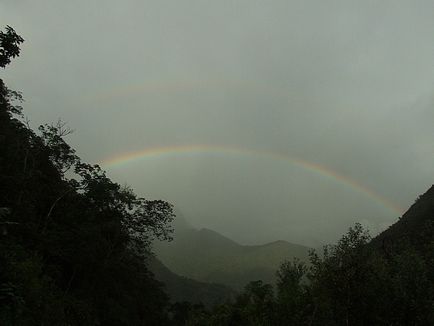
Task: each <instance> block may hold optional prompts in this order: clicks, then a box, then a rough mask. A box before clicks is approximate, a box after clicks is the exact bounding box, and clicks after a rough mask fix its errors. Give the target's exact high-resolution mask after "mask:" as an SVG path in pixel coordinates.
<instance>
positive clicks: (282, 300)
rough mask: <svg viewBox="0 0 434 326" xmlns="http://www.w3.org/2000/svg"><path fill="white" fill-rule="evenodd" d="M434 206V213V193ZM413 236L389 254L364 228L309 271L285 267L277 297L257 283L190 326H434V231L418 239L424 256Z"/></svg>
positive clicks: (295, 264) (191, 315)
mask: <svg viewBox="0 0 434 326" xmlns="http://www.w3.org/2000/svg"><path fill="white" fill-rule="evenodd" d="M429 200H430V202H431V207H433V206H434V205H433V203H434V190H432V191H431V195H430V198H429ZM415 206H416V207H418V205H417V203H416V205H415ZM410 212H411V210H410ZM433 213H434V211H433V210H431V211H430V214H431V215H429V218H430V219H432V216H433ZM428 224H429V222H428ZM411 234H412V233H411V231H409V232H408V233H406V235H405V237H403V238H395V240H396V242H397V246H396V247H394V248H393V249H392V248H391V247H389V248H387V249H385V248H384V247H382V246H377V245H376V244H377V240H376V241H373V242H372V241H371V240H370V237H369V234H368V232H367V231H366V230H364V229H363V228H362V226H361V225H360V224H356V225H355V227H353V228H350V230H349V231H348V233H347V234H345V235H344V236H343V237H342V238H341V239H340V240H339V242H338V243H337V244H336V245H333V246H326V247H325V248H324V252H323V253H322V254H321V256H319V255H318V254H316V253H315V252H312V253H311V257H310V265H309V266H306V265H305V264H304V263H302V262H300V261H298V260H294V261H292V262H285V263H283V264H282V265H281V267H280V269H279V270H278V272H277V278H278V282H277V286H276V291H273V287H272V286H271V285H269V284H264V283H262V282H261V281H254V282H251V283H250V284H249V285H247V286H246V287H245V289H244V291H243V292H242V293H241V294H240V295H238V297H237V298H236V299H235V302H232V303H227V304H224V305H220V306H218V307H215V308H214V310H212V311H205V310H198V309H197V307H196V308H194V309H191V310H190V311H189V312H188V313H187V314H186V315H187V317H186V320H187V324H188V325H318V326H320V325H403V326H404V325H434V287H433V284H434V273H433V272H434V268H433V267H434V265H433V263H434V251H433V249H434V247H433V245H434V241H433V228H432V227H429V226H427V227H426V228H425V232H424V233H422V234H419V235H418V236H417V241H416V243H424V248H423V249H422V250H421V249H420V248H418V247H417V246H415V245H413V244H412V243H413V240H412V238H411V236H408V235H411ZM398 243H399V245H398Z"/></svg>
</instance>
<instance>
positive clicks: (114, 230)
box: [0, 27, 173, 325]
mask: <svg viewBox="0 0 434 326" xmlns="http://www.w3.org/2000/svg"><path fill="white" fill-rule="evenodd" d="M22 42H23V39H22V38H21V37H20V36H18V35H17V34H16V33H15V31H14V30H13V29H12V28H10V27H8V28H7V29H6V31H5V32H2V33H1V34H0V67H2V68H4V67H5V66H6V65H7V64H8V63H9V62H10V60H11V59H12V58H14V57H16V56H18V55H19V53H20V51H19V45H20V43H22ZM29 78H30V76H29ZM20 100H21V95H20V93H18V92H15V91H13V90H10V89H8V88H7V86H6V85H5V84H4V82H3V81H2V80H0V230H1V232H0V324H1V325H145V324H146V325H160V324H162V325H164V324H167V323H168V317H167V309H168V298H167V296H166V294H165V293H164V292H163V290H162V284H160V283H159V282H157V281H156V280H155V279H154V278H153V276H152V274H151V273H150V272H149V270H148V268H147V267H146V264H145V258H146V257H147V256H148V255H149V244H150V242H151V241H152V240H153V239H154V238H160V239H165V238H168V237H169V235H170V229H169V228H168V227H167V223H168V222H170V221H171V220H172V218H173V213H172V206H171V205H170V204H168V203H167V202H164V201H159V200H152V201H150V200H146V199H143V198H139V197H137V196H136V195H135V194H134V193H133V192H132V191H131V189H129V188H127V187H121V186H120V185H119V184H116V183H114V182H112V181H111V180H110V179H109V178H108V177H107V176H106V175H105V173H104V171H102V170H101V169H100V168H99V166H97V165H91V164H87V163H85V162H83V161H81V160H80V158H79V157H78V156H77V155H76V154H75V151H74V150H73V149H72V148H71V147H70V146H69V145H68V144H67V143H66V142H65V140H64V137H66V136H67V135H68V133H69V132H70V131H69V129H68V128H67V127H66V125H65V124H64V123H62V122H58V123H57V124H54V125H45V126H41V127H40V128H39V130H38V132H35V131H33V130H31V129H30V128H29V127H28V126H27V125H26V124H25V123H24V122H23V121H25V120H24V119H23V113H22V109H21V107H20V106H19V104H20Z"/></svg>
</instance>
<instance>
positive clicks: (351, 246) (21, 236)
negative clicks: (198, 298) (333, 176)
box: [0, 28, 434, 326]
mask: <svg viewBox="0 0 434 326" xmlns="http://www.w3.org/2000/svg"><path fill="white" fill-rule="evenodd" d="M22 42H23V40H22V39H21V37H19V36H18V35H17V34H16V33H15V32H14V30H13V29H12V28H7V29H6V30H5V32H2V33H1V34H0V67H2V68H4V67H5V66H6V65H7V64H9V62H10V60H11V59H12V58H14V57H16V56H18V55H19V45H20V44H21V43H22ZM20 100H21V95H20V94H19V93H17V92H14V91H12V90H10V89H8V88H7V87H6V86H5V84H4V83H3V81H2V80H0V325H318V326H319V325H321V326H322V325H434V292H433V284H434V241H433V232H434V226H433V218H434V188H431V189H430V190H429V191H428V192H427V193H426V194H424V195H423V196H421V197H420V198H419V199H418V200H417V201H416V203H415V204H414V205H413V206H412V207H411V208H410V210H409V211H408V212H407V213H406V214H404V216H403V217H402V218H401V220H400V221H398V222H397V223H396V224H395V225H394V226H392V227H391V228H390V229H389V230H387V231H386V232H384V233H382V234H380V235H379V236H378V237H376V238H374V239H371V238H370V237H369V235H368V233H367V231H366V230H364V229H363V228H362V227H361V226H360V225H358V224H356V225H355V226H354V227H353V228H351V229H350V230H349V231H348V233H347V234H345V235H344V236H343V237H342V238H341V239H340V240H339V242H338V243H337V244H336V245H334V246H327V247H325V248H324V252H322V253H321V254H317V253H315V252H312V253H311V255H310V263H309V264H308V265H305V264H304V263H301V262H300V261H297V260H295V261H288V262H284V263H283V264H282V265H281V266H280V268H279V270H278V271H277V280H278V281H277V284H276V287H275V289H274V288H273V286H272V285H269V284H264V283H262V281H253V282H251V283H249V284H248V285H247V286H246V287H245V289H244V290H243V291H242V292H241V293H240V294H238V295H236V296H235V297H234V298H232V299H231V300H228V302H227V303H223V304H219V305H216V306H214V307H213V308H205V307H204V306H203V305H200V304H191V303H188V302H178V303H173V302H171V301H170V298H169V297H168V296H167V295H166V294H165V292H164V286H163V284H161V283H159V282H157V281H156V280H155V279H154V276H153V275H152V273H151V272H149V269H148V267H147V262H148V261H149V257H150V255H151V242H152V241H153V240H154V239H155V238H159V239H168V238H169V237H170V228H169V227H168V225H169V222H170V221H171V220H172V218H173V211H172V207H171V205H170V204H168V203H166V202H164V201H159V200H146V199H143V198H138V197H137V196H136V195H135V194H134V193H133V192H132V191H131V190H130V189H129V188H126V187H121V186H120V185H118V184H116V183H114V182H112V181H111V180H110V179H109V178H108V177H107V176H106V175H105V173H104V171H102V170H101V169H100V168H99V167H98V166H97V165H90V164H87V163H84V162H82V161H81V160H80V159H79V158H78V156H77V155H76V154H75V152H74V150H73V149H72V148H71V147H70V146H69V145H68V144H67V143H66V142H65V141H64V136H66V135H67V134H68V133H69V130H68V129H67V128H66V127H65V125H64V124H63V123H61V122H59V123H57V124H56V125H46V126H42V127H40V128H39V131H38V132H35V131H32V130H31V129H30V128H29V127H28V125H27V124H26V123H25V122H23V121H25V119H23V118H22V112H21V107H20V106H19V102H20Z"/></svg>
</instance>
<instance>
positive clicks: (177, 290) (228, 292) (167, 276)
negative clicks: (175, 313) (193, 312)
mask: <svg viewBox="0 0 434 326" xmlns="http://www.w3.org/2000/svg"><path fill="white" fill-rule="evenodd" d="M148 266H149V269H150V270H151V272H152V273H153V274H154V276H155V278H156V279H157V280H158V281H160V282H162V283H164V288H165V290H166V293H167V294H168V295H169V296H170V299H171V300H172V301H173V302H183V301H188V302H190V303H193V304H196V303H203V304H204V305H205V306H206V307H209V308H211V307H213V306H215V305H217V304H221V303H223V302H225V301H227V300H228V299H231V298H232V297H234V295H235V292H234V291H233V290H232V289H231V288H229V287H227V286H224V285H221V284H213V283H205V282H199V281H195V280H192V279H189V278H186V277H183V276H179V275H177V274H175V273H173V272H172V271H171V270H169V269H168V268H167V267H166V266H164V264H163V263H162V262H161V261H159V260H158V259H157V258H152V259H150V261H149V265H148Z"/></svg>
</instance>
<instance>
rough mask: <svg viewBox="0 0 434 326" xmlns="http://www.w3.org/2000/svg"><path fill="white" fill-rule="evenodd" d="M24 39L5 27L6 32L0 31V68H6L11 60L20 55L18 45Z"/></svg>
mask: <svg viewBox="0 0 434 326" xmlns="http://www.w3.org/2000/svg"><path fill="white" fill-rule="evenodd" d="M23 42H24V39H23V38H22V37H21V36H19V35H18V34H17V33H16V32H15V30H14V29H13V28H12V27H10V26H6V31H5V32H3V31H0V67H2V68H4V67H6V66H7V65H8V64H9V63H10V62H11V59H12V58H15V57H18V56H19V55H20V44H21V43H23Z"/></svg>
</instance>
